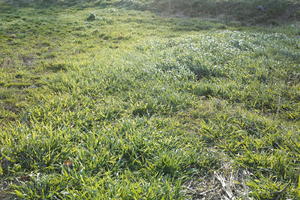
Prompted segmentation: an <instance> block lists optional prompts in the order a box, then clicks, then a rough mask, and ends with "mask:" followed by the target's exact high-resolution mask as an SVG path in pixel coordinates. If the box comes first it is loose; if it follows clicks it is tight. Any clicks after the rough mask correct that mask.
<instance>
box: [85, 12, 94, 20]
mask: <svg viewBox="0 0 300 200" xmlns="http://www.w3.org/2000/svg"><path fill="white" fill-rule="evenodd" d="M95 19H96V15H95V14H93V13H91V14H90V15H89V17H88V18H87V19H86V20H87V21H94V20H95Z"/></svg>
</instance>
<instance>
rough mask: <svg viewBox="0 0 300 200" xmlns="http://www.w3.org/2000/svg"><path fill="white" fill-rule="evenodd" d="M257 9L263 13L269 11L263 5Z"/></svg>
mask: <svg viewBox="0 0 300 200" xmlns="http://www.w3.org/2000/svg"><path fill="white" fill-rule="evenodd" d="M256 8H257V10H259V11H263V12H265V11H266V10H267V9H266V7H264V6H263V5H259V6H257V7H256Z"/></svg>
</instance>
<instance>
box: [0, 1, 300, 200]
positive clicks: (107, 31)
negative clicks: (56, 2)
mask: <svg viewBox="0 0 300 200" xmlns="http://www.w3.org/2000/svg"><path fill="white" fill-rule="evenodd" d="M91 13H93V14H95V16H96V19H95V20H94V21H87V20H86V19H87V18H88V16H89V15H90V14H91ZM0 22H1V23H0V41H1V42H0V47H1V50H0V56H1V57H0V77H1V79H0V124H1V125H0V126H1V134H0V145H1V152H0V153H1V155H0V156H1V157H0V158H1V167H0V173H1V182H2V183H3V184H2V185H0V186H1V187H3V190H2V191H1V192H0V197H2V196H3V198H4V195H5V198H10V197H11V198H13V197H15V198H19V199H193V198H199V196H198V197H197V191H202V192H203V190H204V191H206V190H208V188H209V187H210V186H211V187H213V186H216V185H214V184H215V183H214V182H213V178H212V177H214V175H215V173H218V174H223V176H224V177H226V173H228V172H226V170H229V171H230V170H231V172H237V173H238V172H241V171H243V172H247V175H243V176H241V177H240V178H241V179H239V180H241V181H243V182H240V183H234V184H235V185H236V186H235V187H241V188H244V189H243V192H245V191H247V190H248V193H247V194H242V193H239V192H238V191H236V192H235V193H234V195H235V196H236V197H240V198H242V199H243V198H246V196H250V197H252V198H254V199H274V198H275V199H276V198H283V199H296V198H297V187H298V189H299V183H298V182H299V164H300V163H299V160H300V157H299V151H300V146H299V140H300V138H299V117H300V116H299V113H300V110H299V108H300V105H299V97H300V93H299V91H300V90H299V89H300V88H299V62H300V60H299V57H300V51H299V48H300V46H299V37H297V34H298V33H299V25H298V24H297V23H294V24H288V25H284V26H282V27H273V28H270V29H268V28H266V27H243V26H239V25H237V24H231V23H224V22H222V21H217V20H205V21H204V20H202V19H185V18H163V17H159V16H157V15H155V14H153V13H150V12H148V11H135V10H127V9H121V8H117V7H107V8H101V7H99V8H97V7H96V8H80V10H78V7H77V9H75V8H66V9H59V8H51V9H33V8H19V9H17V12H16V10H15V11H13V10H12V11H9V10H6V12H3V13H1V14H0ZM191 22H192V23H191ZM286 27H289V28H286ZM224 166H227V167H224ZM191 181H192V182H193V183H199V184H201V183H204V185H207V187H206V188H201V187H200V186H199V187H196V186H197V184H195V185H196V186H193V185H192V186H191V185H189V184H188V183H190V182H191ZM220 185H221V184H220V183H219V185H217V186H218V187H221V186H220ZM187 188H188V189H192V192H187ZM210 189H211V188H210ZM193 191H194V192H193ZM195 191H196V192H195ZM214 192H215V193H216V192H217V191H213V193H214ZM223 192H224V191H223ZM198 193H199V192H198ZM208 194H209V195H212V196H213V195H217V194H211V193H208ZM224 195H226V194H224Z"/></svg>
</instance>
